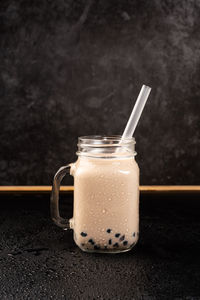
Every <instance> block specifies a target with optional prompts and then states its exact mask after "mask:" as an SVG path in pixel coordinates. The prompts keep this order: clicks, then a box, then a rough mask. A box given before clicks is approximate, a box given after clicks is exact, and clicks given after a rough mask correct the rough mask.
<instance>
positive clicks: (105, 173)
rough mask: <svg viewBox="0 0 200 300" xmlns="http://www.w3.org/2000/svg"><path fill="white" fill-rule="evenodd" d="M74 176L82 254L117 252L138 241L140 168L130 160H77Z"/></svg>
mask: <svg viewBox="0 0 200 300" xmlns="http://www.w3.org/2000/svg"><path fill="white" fill-rule="evenodd" d="M71 174H72V175H73V176H74V190H75V191H74V216H73V219H71V227H73V229H74V239H75V242H76V244H77V245H78V246H79V247H80V248H81V249H82V250H85V251H96V250H99V251H108V252H117V251H123V250H127V249H129V248H131V247H132V246H133V245H134V244H135V243H136V242H137V239H138V231H139V228H138V225H139V168H138V165H137V163H136V161H135V158H134V157H131V158H113V159H112V158H108V159H107V158H106V159H105V158H104V159H100V158H91V157H83V156H82V157H79V158H78V160H77V162H76V163H75V164H74V165H73V166H72V168H71Z"/></svg>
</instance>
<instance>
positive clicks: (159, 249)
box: [0, 194, 200, 300]
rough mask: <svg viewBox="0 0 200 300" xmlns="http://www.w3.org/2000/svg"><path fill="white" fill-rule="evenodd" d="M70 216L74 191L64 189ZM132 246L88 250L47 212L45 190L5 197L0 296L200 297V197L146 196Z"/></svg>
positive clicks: (0, 205) (0, 221) (0, 200)
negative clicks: (115, 251)
mask: <svg viewBox="0 0 200 300" xmlns="http://www.w3.org/2000/svg"><path fill="white" fill-rule="evenodd" d="M61 202H62V203H61V206H62V209H63V210H64V211H65V214H67V215H68V216H71V214H72V196H71V195H70V194H68V195H62V201H61ZM140 203H141V204H140V240H139V242H138V244H137V246H136V247H135V248H134V249H133V250H132V251H130V252H127V253H123V254H115V255H106V254H87V253H84V252H82V251H81V250H80V249H79V248H78V247H77V246H76V245H75V243H74V242H73V235H72V232H71V231H67V232H65V231H62V230H61V229H59V228H57V227H56V226H55V225H54V224H53V223H52V221H51V219H50V216H49V197H48V196H47V195H43V196H42V195H40V196H33V195H21V196H20V195H18V196H7V195H4V196H2V195H1V197H0V299H1V300H3V299H6V300H10V299H37V300H38V299H70V300H71V299H81V300H82V299H87V300H89V299H102V300H103V299H105V300H108V299H114V300H121V299H123V300H125V299H128V300H133V299H147V300H148V299H177V300H178V299H187V300H190V299H195V300H196V299H198V300H199V299H200V220H199V208H200V195H193V196H192V195H189V194H188V195H185V196H183V195H180V196H179V197H177V196H175V195H170V196H160V195H157V196H149V195H146V196H145V195H143V196H142V197H141V202H140Z"/></svg>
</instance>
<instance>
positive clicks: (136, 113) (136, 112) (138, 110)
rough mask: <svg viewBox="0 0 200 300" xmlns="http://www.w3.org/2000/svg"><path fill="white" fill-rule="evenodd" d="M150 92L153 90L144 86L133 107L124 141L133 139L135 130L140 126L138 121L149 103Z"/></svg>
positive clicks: (123, 137)
mask: <svg viewBox="0 0 200 300" xmlns="http://www.w3.org/2000/svg"><path fill="white" fill-rule="evenodd" d="M150 92H151V88H150V87H149V86H147V85H143V86H142V88H141V90H140V93H139V95H138V98H137V100H136V103H135V105H134V107H133V110H132V113H131V115H130V118H129V120H128V123H127V125H126V128H125V130H124V132H123V135H122V140H123V139H125V138H131V137H132V136H133V134H134V132H135V128H136V126H137V124H138V121H139V119H140V116H141V114H142V111H143V109H144V106H145V104H146V102H147V99H148V97H149V94H150Z"/></svg>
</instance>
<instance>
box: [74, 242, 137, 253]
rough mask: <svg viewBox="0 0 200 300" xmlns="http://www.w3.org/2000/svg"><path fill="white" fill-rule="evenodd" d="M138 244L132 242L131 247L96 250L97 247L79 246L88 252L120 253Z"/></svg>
mask: <svg viewBox="0 0 200 300" xmlns="http://www.w3.org/2000/svg"><path fill="white" fill-rule="evenodd" d="M136 244H137V242H135V243H134V244H132V246H131V247H129V248H125V249H98V250H96V249H87V248H81V247H79V248H80V249H81V250H82V251H83V252H87V253H100V254H119V253H124V252H128V251H130V250H132V249H133V248H134V247H135V245H136Z"/></svg>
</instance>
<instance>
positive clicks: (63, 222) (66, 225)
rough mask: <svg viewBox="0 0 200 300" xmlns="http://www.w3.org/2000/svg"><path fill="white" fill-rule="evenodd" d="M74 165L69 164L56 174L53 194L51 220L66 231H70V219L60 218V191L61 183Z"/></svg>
mask: <svg viewBox="0 0 200 300" xmlns="http://www.w3.org/2000/svg"><path fill="white" fill-rule="evenodd" d="M72 165H73V164H69V165H67V166H64V167H61V168H60V169H59V170H58V171H57V172H56V174H55V176H54V179H53V186H52V192H51V202H50V207H51V218H52V220H53V221H54V223H55V224H56V225H57V226H59V227H61V228H63V229H64V230H67V229H70V221H69V220H68V219H64V218H62V217H61V216H60V212H59V190H60V183H61V181H62V179H63V177H64V176H65V175H66V174H70V168H71V166H72Z"/></svg>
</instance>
